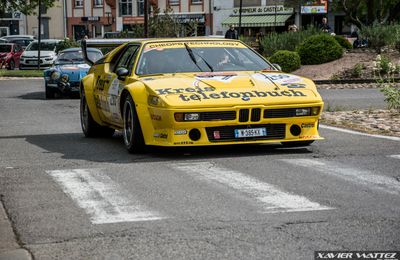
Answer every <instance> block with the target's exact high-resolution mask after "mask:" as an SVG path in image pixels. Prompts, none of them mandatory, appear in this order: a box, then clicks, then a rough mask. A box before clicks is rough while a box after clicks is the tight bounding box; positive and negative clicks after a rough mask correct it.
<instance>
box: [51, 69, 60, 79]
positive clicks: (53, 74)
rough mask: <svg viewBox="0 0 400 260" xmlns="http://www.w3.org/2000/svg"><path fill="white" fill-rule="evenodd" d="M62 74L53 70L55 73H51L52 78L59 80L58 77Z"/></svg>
mask: <svg viewBox="0 0 400 260" xmlns="http://www.w3.org/2000/svg"><path fill="white" fill-rule="evenodd" d="M60 76H61V74H60V72H58V71H53V73H51V76H50V77H51V79H52V80H57V79H59V78H60Z"/></svg>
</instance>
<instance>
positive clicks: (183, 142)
mask: <svg viewBox="0 0 400 260" xmlns="http://www.w3.org/2000/svg"><path fill="white" fill-rule="evenodd" d="M174 144H177V145H179V144H193V142H191V141H182V142H174Z"/></svg>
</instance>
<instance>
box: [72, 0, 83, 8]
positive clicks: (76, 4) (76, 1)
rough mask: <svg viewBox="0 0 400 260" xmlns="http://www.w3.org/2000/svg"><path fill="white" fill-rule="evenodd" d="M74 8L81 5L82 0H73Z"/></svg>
mask: <svg viewBox="0 0 400 260" xmlns="http://www.w3.org/2000/svg"><path fill="white" fill-rule="evenodd" d="M74 3H75V8H81V7H83V0H75V2H74Z"/></svg>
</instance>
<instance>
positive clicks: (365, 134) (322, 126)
mask: <svg viewBox="0 0 400 260" xmlns="http://www.w3.org/2000/svg"><path fill="white" fill-rule="evenodd" d="M319 127H320V128H322V129H328V130H333V131H338V132H343V133H347V134H353V135H361V136H367V137H373V138H381V139H387V140H391V141H400V137H396V136H386V135H373V134H367V133H362V132H358V131H353V130H349V129H344V128H339V127H334V126H328V125H322V124H321V125H319Z"/></svg>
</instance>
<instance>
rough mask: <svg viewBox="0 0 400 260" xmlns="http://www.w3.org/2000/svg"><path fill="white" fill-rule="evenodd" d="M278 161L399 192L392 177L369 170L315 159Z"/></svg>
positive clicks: (397, 184)
mask: <svg viewBox="0 0 400 260" xmlns="http://www.w3.org/2000/svg"><path fill="white" fill-rule="evenodd" d="M280 161H283V162H286V163H289V164H292V165H296V166H302V167H307V168H311V169H313V170H316V171H319V172H322V173H325V174H331V175H334V176H336V177H339V178H341V179H344V180H347V181H351V182H355V183H358V184H363V185H366V186H368V187H369V188H371V189H375V190H380V191H384V192H388V193H391V194H395V195H399V194H400V184H399V182H398V181H396V180H395V179H394V178H390V177H386V176H382V175H376V174H373V173H372V172H370V171H366V170H359V169H355V168H351V167H347V166H342V165H338V164H336V163H332V162H324V161H321V160H315V159H281V160H280Z"/></svg>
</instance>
